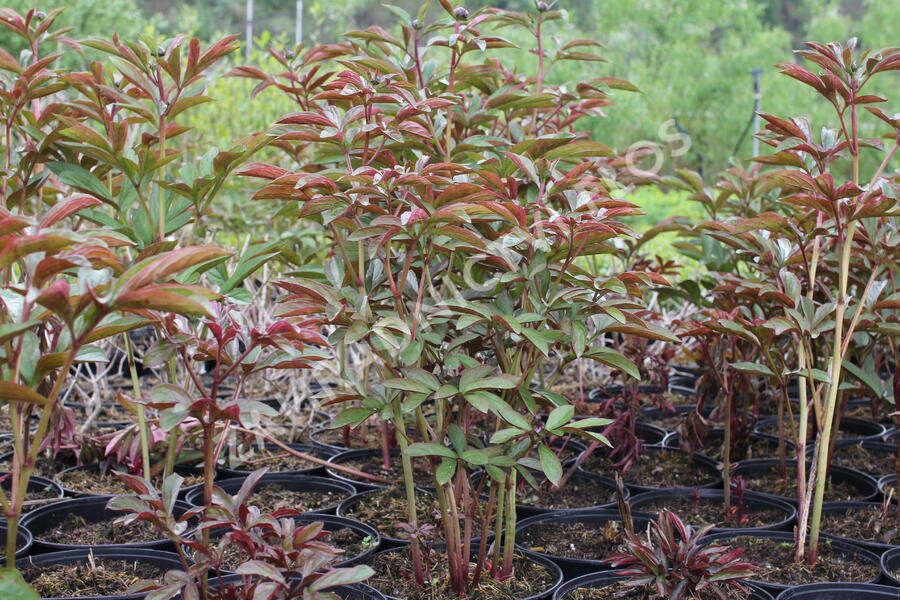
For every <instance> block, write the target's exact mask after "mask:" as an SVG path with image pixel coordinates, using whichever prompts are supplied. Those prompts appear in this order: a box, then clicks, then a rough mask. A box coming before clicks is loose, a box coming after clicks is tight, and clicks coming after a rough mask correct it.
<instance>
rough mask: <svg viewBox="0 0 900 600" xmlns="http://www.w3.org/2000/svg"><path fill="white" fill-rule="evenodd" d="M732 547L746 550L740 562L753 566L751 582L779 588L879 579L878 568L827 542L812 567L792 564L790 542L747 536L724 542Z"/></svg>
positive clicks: (822, 546)
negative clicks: (759, 582) (779, 586)
mask: <svg viewBox="0 0 900 600" xmlns="http://www.w3.org/2000/svg"><path fill="white" fill-rule="evenodd" d="M727 544H728V545H729V546H731V547H732V548H746V549H747V550H746V551H745V552H744V553H743V554H742V555H741V560H743V561H746V562H749V563H750V564H752V565H755V566H756V572H755V573H754V575H753V579H755V580H756V581H766V582H769V583H777V584H781V585H788V586H794V585H803V584H806V583H818V582H820V581H852V582H865V581H869V580H871V579H874V578H876V577H877V576H878V574H879V572H880V570H879V568H878V565H873V564H866V563H863V562H859V561H857V560H856V559H855V558H854V557H853V556H852V555H845V554H843V553H841V552H839V551H838V550H836V549H835V548H834V547H833V546H832V545H831V544H830V543H829V542H828V540H820V541H819V560H818V561H817V562H816V564H815V566H814V567H810V566H808V565H807V564H806V563H805V562H801V563H795V562H794V544H793V542H784V541H781V540H770V539H765V538H757V537H750V536H737V537H734V538H731V539H729V540H727Z"/></svg>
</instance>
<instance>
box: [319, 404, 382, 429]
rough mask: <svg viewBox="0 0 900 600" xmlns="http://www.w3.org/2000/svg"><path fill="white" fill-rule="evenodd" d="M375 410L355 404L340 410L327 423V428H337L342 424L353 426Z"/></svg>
mask: <svg viewBox="0 0 900 600" xmlns="http://www.w3.org/2000/svg"><path fill="white" fill-rule="evenodd" d="M376 412H377V411H376V410H375V409H374V408H362V407H359V406H355V407H353V408H348V409H346V410H342V411H341V412H339V413H338V414H337V416H335V417H334V418H333V419H332V420H331V422H330V423H329V424H328V428H329V429H337V428H338V427H343V426H344V425H353V426H354V427H355V426H357V425H359V424H360V423H362V422H363V421H365V420H366V419H368V418H369V417H371V416H372V415H374V414H375V413H376Z"/></svg>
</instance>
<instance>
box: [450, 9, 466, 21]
mask: <svg viewBox="0 0 900 600" xmlns="http://www.w3.org/2000/svg"><path fill="white" fill-rule="evenodd" d="M453 16H454V17H456V20H457V21H466V20H468V18H469V9H468V8H466V7H465V6H457V7H456V8H454V9H453Z"/></svg>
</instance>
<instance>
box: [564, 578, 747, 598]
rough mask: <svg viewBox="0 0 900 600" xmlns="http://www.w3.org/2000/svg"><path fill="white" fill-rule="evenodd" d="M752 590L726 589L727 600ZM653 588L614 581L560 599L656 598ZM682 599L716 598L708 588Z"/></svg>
mask: <svg viewBox="0 0 900 600" xmlns="http://www.w3.org/2000/svg"><path fill="white" fill-rule="evenodd" d="M753 597H754V596H753V592H751V591H747V592H741V591H739V590H735V589H734V588H729V589H728V600H750V599H751V598H753ZM658 599H659V595H657V594H656V592H655V588H653V589H646V588H634V587H628V586H627V585H625V583H624V582H616V583H613V584H612V585H609V586H607V587H602V588H578V589H577V590H573V591H571V592H569V593H568V594H566V595H565V596H563V597H562V600H658ZM684 600H718V598H717V597H716V596H715V595H714V594H713V593H712V592H709V591H708V590H701V591H700V592H698V593H697V594H696V595H694V596H685V597H684Z"/></svg>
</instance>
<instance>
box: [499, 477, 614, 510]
mask: <svg viewBox="0 0 900 600" xmlns="http://www.w3.org/2000/svg"><path fill="white" fill-rule="evenodd" d="M539 481H541V480H540V479H539ZM523 483H525V482H523ZM615 501H616V489H615V487H614V486H613V485H611V484H609V483H607V482H605V481H603V480H602V479H599V478H597V477H591V476H590V475H589V474H587V473H579V472H576V473H575V474H574V475H573V476H572V477H571V479H569V481H568V482H567V483H566V484H565V485H562V486H560V487H558V488H554V487H550V486H549V485H548V484H547V483H546V482H543V483H542V484H541V485H540V486H539V487H537V488H535V487H532V486H531V485H528V484H527V483H525V485H524V486H523V487H522V488H520V489H519V491H518V495H517V499H516V503H517V504H519V505H524V506H529V507H534V508H542V509H549V510H561V509H568V508H588V507H599V506H605V505H609V504H612V503H614V502H615Z"/></svg>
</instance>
